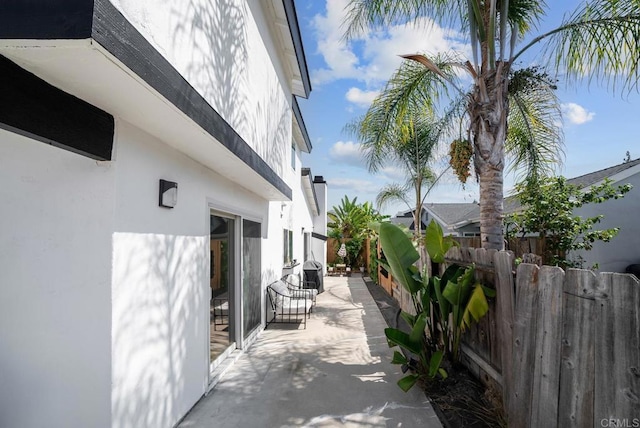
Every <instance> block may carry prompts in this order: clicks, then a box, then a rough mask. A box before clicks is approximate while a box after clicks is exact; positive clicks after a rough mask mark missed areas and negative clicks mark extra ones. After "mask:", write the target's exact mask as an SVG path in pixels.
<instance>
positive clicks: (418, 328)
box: [409, 313, 427, 343]
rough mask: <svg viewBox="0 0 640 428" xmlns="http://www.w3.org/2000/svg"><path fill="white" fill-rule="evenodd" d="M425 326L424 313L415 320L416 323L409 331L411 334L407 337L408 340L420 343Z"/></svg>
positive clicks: (425, 318)
mask: <svg viewBox="0 0 640 428" xmlns="http://www.w3.org/2000/svg"><path fill="white" fill-rule="evenodd" d="M426 326H427V317H426V315H425V314H424V313H421V314H420V315H418V317H417V318H416V323H415V325H414V326H413V328H412V329H411V334H410V335H409V340H411V341H412V342H418V343H421V342H422V337H423V335H424V329H425V327H426Z"/></svg>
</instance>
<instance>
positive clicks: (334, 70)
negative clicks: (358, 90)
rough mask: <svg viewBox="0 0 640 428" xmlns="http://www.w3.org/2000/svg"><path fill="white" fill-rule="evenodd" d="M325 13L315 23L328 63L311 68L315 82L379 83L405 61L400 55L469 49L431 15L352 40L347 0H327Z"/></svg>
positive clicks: (457, 36) (320, 48)
mask: <svg viewBox="0 0 640 428" xmlns="http://www.w3.org/2000/svg"><path fill="white" fill-rule="evenodd" d="M326 5H327V11H326V15H316V16H315V17H314V19H313V22H312V26H313V27H314V29H315V31H316V36H317V40H318V53H320V54H321V55H322V56H323V57H324V60H325V63H326V67H325V68H322V69H317V70H312V72H311V75H312V79H313V81H314V84H316V85H319V84H322V83H326V82H331V81H334V80H337V79H345V78H349V79H356V80H359V81H362V82H365V83H366V84H367V85H371V86H379V84H380V83H381V82H384V81H386V80H388V79H389V77H391V74H392V73H393V72H394V71H395V70H396V69H397V68H398V66H399V65H400V63H401V62H402V60H401V58H400V57H399V56H398V55H402V54H409V53H416V52H427V53H432V54H433V53H436V52H450V51H457V52H462V53H465V52H468V51H469V48H468V46H467V45H465V44H464V43H462V42H461V41H460V40H461V36H460V34H459V33H457V32H455V31H452V30H450V29H443V28H441V27H440V26H438V25H437V24H435V23H434V22H433V21H432V20H430V19H429V18H420V19H419V20H418V21H417V23H416V24H415V25H413V24H410V25H394V26H390V27H388V28H387V29H385V30H380V31H370V32H368V33H366V34H363V35H361V36H357V37H356V38H354V39H353V40H352V41H351V42H350V43H349V44H347V43H346V42H345V41H344V39H343V34H344V27H343V22H344V19H345V16H346V6H347V5H348V0H327V2H326Z"/></svg>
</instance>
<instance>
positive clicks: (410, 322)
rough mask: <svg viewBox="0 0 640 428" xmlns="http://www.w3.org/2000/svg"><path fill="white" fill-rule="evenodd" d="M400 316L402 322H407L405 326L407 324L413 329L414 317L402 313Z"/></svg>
mask: <svg viewBox="0 0 640 428" xmlns="http://www.w3.org/2000/svg"><path fill="white" fill-rule="evenodd" d="M400 316H401V317H402V319H403V320H405V321H406V322H407V324H409V327H411V328H413V326H414V324H415V323H416V316H415V315H411V314H410V313H408V312H405V311H402V312H400Z"/></svg>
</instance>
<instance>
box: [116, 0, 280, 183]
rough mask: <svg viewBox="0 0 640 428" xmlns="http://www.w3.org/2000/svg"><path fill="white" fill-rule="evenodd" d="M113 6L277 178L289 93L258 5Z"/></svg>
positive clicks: (199, 1)
mask: <svg viewBox="0 0 640 428" xmlns="http://www.w3.org/2000/svg"><path fill="white" fill-rule="evenodd" d="M112 3H113V4H114V5H115V6H116V7H117V8H118V9H119V10H120V11H121V12H122V13H123V14H124V15H125V17H126V18H127V19H128V20H129V21H130V22H131V23H132V24H133V25H134V26H135V27H136V28H137V29H138V31H140V32H141V33H142V34H143V36H144V37H145V38H146V39H147V40H149V41H150V42H151V43H152V44H153V45H154V47H155V48H156V49H157V50H158V51H159V52H160V53H162V54H163V56H164V57H165V58H166V59H167V60H168V61H169V62H170V63H171V64H172V65H173V66H174V67H175V68H176V69H177V70H178V71H179V72H180V73H181V74H182V75H183V76H184V77H185V79H186V80H187V81H188V82H189V83H190V84H191V85H192V86H193V87H194V88H195V89H196V90H197V91H198V92H199V93H200V94H201V95H202V96H203V97H204V98H205V99H206V100H207V101H208V102H209V104H211V106H212V107H213V108H214V109H215V110H216V111H217V112H218V113H220V115H221V116H222V117H223V118H224V119H225V120H226V121H227V122H228V123H229V124H230V125H231V126H232V127H233V128H234V129H235V130H236V131H237V132H238V133H239V134H240V136H241V137H242V138H243V139H244V140H245V141H246V142H247V143H248V144H249V145H250V146H251V147H252V148H253V149H254V150H255V151H256V152H257V153H258V154H259V155H260V156H261V157H262V158H263V159H264V160H265V161H266V162H267V163H268V164H269V165H270V166H271V168H272V169H273V170H274V171H276V173H278V174H283V173H285V172H286V171H285V169H284V168H286V166H287V165H288V164H287V163H286V162H285V161H286V159H287V158H288V153H289V150H290V143H291V123H292V114H291V86H290V83H289V82H288V80H287V78H286V77H285V73H284V71H283V69H282V67H281V65H280V62H279V61H277V60H276V59H277V58H280V57H281V56H280V54H279V51H278V49H277V48H276V43H275V41H274V39H273V37H272V35H271V33H270V31H269V26H268V21H267V18H266V16H265V11H264V9H263V7H264V6H263V5H262V3H263V2H260V1H258V0H249V1H236V0H219V1H210V0H173V1H171V2H163V3H162V4H161V5H159V4H158V2H157V1H153V0H112Z"/></svg>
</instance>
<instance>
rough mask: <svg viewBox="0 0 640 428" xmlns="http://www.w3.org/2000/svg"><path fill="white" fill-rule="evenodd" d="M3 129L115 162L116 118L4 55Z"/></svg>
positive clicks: (0, 69)
mask: <svg viewBox="0 0 640 428" xmlns="http://www.w3.org/2000/svg"><path fill="white" fill-rule="evenodd" d="M0 76H2V78H1V79H0V100H2V102H0V128H2V129H5V130H7V131H10V132H13V133H16V134H19V135H23V136H25V137H28V138H31V139H33V140H36V141H41V142H43V143H46V144H50V145H52V146H54V147H58V148H61V149H64V150H69V151H70V152H73V153H76V154H79V155H82V156H86V157H88V158H91V159H96V160H100V161H108V160H111V155H112V151H113V135H114V129H115V122H114V119H113V116H112V115H110V114H109V113H107V112H105V111H102V110H100V109H99V108H97V107H95V106H93V105H91V104H89V103H87V102H86V101H84V100H81V99H79V98H76V97H74V96H73V95H71V94H68V93H66V92H64V91H62V90H60V89H58V88H56V87H54V86H52V85H50V84H49V83H47V82H45V81H44V80H42V79H40V78H39V77H37V76H36V75H34V74H32V73H29V72H28V71H27V70H24V69H23V68H21V67H20V66H18V65H17V64H15V63H13V62H12V61H10V60H9V59H7V58H5V57H3V56H1V55H0Z"/></svg>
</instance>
